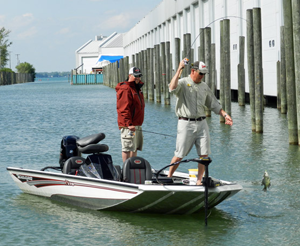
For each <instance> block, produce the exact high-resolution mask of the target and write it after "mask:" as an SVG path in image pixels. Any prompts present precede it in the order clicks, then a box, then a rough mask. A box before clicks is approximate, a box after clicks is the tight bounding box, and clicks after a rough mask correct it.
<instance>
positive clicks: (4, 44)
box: [0, 27, 35, 79]
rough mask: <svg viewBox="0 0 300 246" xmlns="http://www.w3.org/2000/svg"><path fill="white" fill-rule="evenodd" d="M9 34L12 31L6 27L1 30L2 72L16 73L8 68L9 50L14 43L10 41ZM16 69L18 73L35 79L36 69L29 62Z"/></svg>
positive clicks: (0, 69) (0, 65) (19, 65)
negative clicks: (26, 74) (30, 75)
mask: <svg viewBox="0 0 300 246" xmlns="http://www.w3.org/2000/svg"><path fill="white" fill-rule="evenodd" d="M9 34H10V30H6V29H5V28H4V27H2V28H1V29H0V72H11V73H14V71H13V70H12V69H10V68H7V67H6V65H7V62H8V60H9V59H8V57H9V51H8V48H9V47H10V46H11V45H12V42H11V41H9V39H8V36H9ZM16 69H17V72H18V73H28V74H32V75H33V79H34V78H35V68H34V67H33V65H31V64H30V63H28V62H22V63H20V64H18V65H17V66H16Z"/></svg>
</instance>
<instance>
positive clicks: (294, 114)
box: [277, 0, 300, 145]
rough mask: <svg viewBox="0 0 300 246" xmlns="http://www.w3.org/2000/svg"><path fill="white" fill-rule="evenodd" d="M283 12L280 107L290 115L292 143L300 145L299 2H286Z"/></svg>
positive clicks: (279, 71)
mask: <svg viewBox="0 0 300 246" xmlns="http://www.w3.org/2000/svg"><path fill="white" fill-rule="evenodd" d="M283 11H284V26H282V27H281V29H280V35H281V47H280V54H281V57H280V61H278V62H277V108H278V109H279V110H280V111H281V113H282V114H287V119H288V132H289V143H290V144H298V145H300V2H299V1H295V0H283Z"/></svg>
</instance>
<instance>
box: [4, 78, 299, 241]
mask: <svg viewBox="0 0 300 246" xmlns="http://www.w3.org/2000/svg"><path fill="white" fill-rule="evenodd" d="M174 103H175V100H174V98H172V105H171V106H166V105H163V104H162V105H161V104H157V103H155V102H147V103H146V114H145V123H144V130H146V131H150V132H151V133H150V132H144V142H145V145H144V150H143V152H141V154H140V155H141V156H143V157H144V158H145V159H147V160H148V161H149V162H150V164H151V165H152V166H153V167H154V168H161V167H163V166H165V165H167V164H168V163H169V162H170V160H171V158H172V157H173V154H174V148H175V136H176V124H177V119H176V116H175V113H174ZM232 112H233V113H232V118H233V121H234V125H233V126H232V127H229V126H225V125H224V124H220V123H219V116H217V115H213V116H212V118H210V119H208V123H209V126H210V132H211V139H212V154H211V158H212V159H213V162H212V164H211V165H210V174H211V175H212V176H214V177H216V178H220V179H225V180H229V181H236V182H238V183H240V184H241V185H243V187H244V189H243V190H242V191H241V192H239V193H238V194H237V195H235V196H233V197H232V198H231V199H230V200H228V201H225V202H224V203H222V204H220V205H219V206H217V207H216V208H214V209H212V210H211V214H210V217H209V219H208V227H207V228H206V227H205V226H204V213H201V214H197V215H191V216H182V215H153V214H128V213H121V212H101V211H92V210H88V209H82V208H78V207H73V206H70V205H66V204H62V203H58V202H53V201H51V200H48V199H46V198H41V197H36V196H32V195H28V194H24V193H22V191H20V190H19V189H18V187H17V186H16V185H15V184H14V182H13V181H12V179H11V178H10V176H9V175H8V173H7V171H6V167H8V166H16V167H24V168H33V169H41V168H42V167H44V166H46V165H58V158H59V151H60V141H61V139H62V137H63V136H65V135H77V136H79V137H84V136H87V135H90V134H94V133H98V132H104V133H105V134H106V138H105V139H104V140H103V141H102V142H103V143H105V144H107V145H109V147H110V150H109V153H110V154H111V155H112V157H113V161H114V164H119V165H121V164H122V158H121V143H120V136H119V131H118V127H117V118H116V117H117V115H116V100H115V90H114V89H112V88H108V87H105V86H103V85H88V86H71V85H69V84H68V83H67V81H66V80H54V79H52V80H46V81H37V82H34V83H27V84H18V85H10V86H1V87H0V127H1V131H0V139H1V141H0V149H1V154H2V155H1V156H2V157H1V163H2V164H1V169H2V172H1V173H0V180H1V181H0V184H1V190H0V196H1V198H2V199H1V200H0V213H1V226H0V238H1V241H0V245H42V246H43V245H214V244H216V243H217V244H220V245H281V244H285V245H298V244H299V243H298V242H299V240H300V232H299V229H298V224H299V218H300V214H299V209H300V198H299V197H300V196H299V191H298V190H299V189H298V187H299V183H300V172H299V164H300V148H299V147H298V146H290V145H289V144H288V131H287V119H286V115H282V114H280V112H278V110H277V109H273V108H265V110H264V133H263V134H256V133H252V132H251V122H250V109H249V105H246V107H239V106H238V105H237V104H236V103H232ZM154 133H163V134H165V135H168V136H165V135H160V134H154ZM194 157H196V151H195V149H192V151H191V153H190V154H189V156H188V157H187V158H194ZM189 168H195V164H192V163H188V164H182V165H181V166H180V167H179V170H181V171H187V169H189ZM265 170H267V171H268V173H269V175H270V176H271V183H272V185H271V188H270V189H269V190H268V191H267V192H264V191H262V186H261V179H262V176H263V173H264V171H265Z"/></svg>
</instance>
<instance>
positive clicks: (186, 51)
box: [182, 33, 194, 77]
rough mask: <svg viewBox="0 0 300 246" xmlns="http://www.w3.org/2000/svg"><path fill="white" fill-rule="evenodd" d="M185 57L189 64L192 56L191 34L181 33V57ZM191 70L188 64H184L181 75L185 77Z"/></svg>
mask: <svg viewBox="0 0 300 246" xmlns="http://www.w3.org/2000/svg"><path fill="white" fill-rule="evenodd" d="M184 57H186V58H188V59H189V61H190V63H189V64H191V63H192V62H194V61H192V58H191V34H190V33H186V34H184V35H183V58H184ZM190 72H191V69H190V66H186V67H185V68H184V70H183V72H182V77H187V76H188V75H189V74H190Z"/></svg>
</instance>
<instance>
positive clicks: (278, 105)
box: [276, 61, 281, 109]
mask: <svg viewBox="0 0 300 246" xmlns="http://www.w3.org/2000/svg"><path fill="white" fill-rule="evenodd" d="M276 75H277V109H281V93H280V61H277V62H276Z"/></svg>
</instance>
